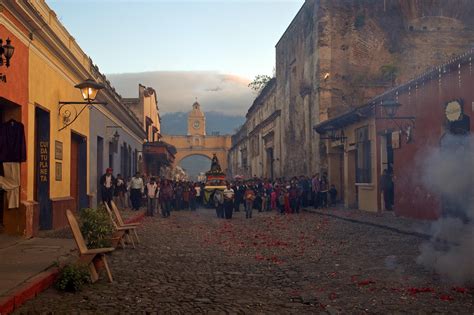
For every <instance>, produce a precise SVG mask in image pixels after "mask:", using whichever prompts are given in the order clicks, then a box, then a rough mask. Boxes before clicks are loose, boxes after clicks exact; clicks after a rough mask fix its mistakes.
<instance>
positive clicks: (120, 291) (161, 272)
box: [17, 209, 474, 314]
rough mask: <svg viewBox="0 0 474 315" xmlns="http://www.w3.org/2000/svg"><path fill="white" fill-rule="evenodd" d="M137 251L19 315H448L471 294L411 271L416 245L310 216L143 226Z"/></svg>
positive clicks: (198, 218)
mask: <svg viewBox="0 0 474 315" xmlns="http://www.w3.org/2000/svg"><path fill="white" fill-rule="evenodd" d="M139 233H140V236H141V241H142V242H141V244H140V245H139V247H138V248H137V249H135V250H133V249H126V250H117V251H116V252H114V253H112V255H111V257H110V266H111V268H112V272H113V275H114V278H115V283H113V284H109V283H108V282H107V281H106V280H105V277H102V279H101V280H100V281H99V282H98V283H96V284H94V285H89V286H86V287H85V288H84V290H83V291H82V292H79V293H77V294H70V293H59V292H57V291H56V290H55V289H49V290H47V291H46V292H44V293H42V294H41V295H39V296H38V297H37V298H36V299H34V300H31V301H29V302H27V303H26V304H25V305H24V306H23V307H21V308H20V309H19V310H17V313H19V314H21V313H38V312H55V313H56V312H59V313H61V312H71V311H72V310H74V311H79V312H81V313H82V312H92V313H112V312H113V313H117V312H122V313H136V312H155V313H156V312H158V313H174V314H178V313H181V314H184V313H186V314H196V313H225V312H227V313H247V314H251V313H266V314H275V313H278V314H286V313H292V314H310V313H320V312H327V313H331V314H334V313H346V314H347V313H357V314H360V313H392V312H393V313H394V312H400V311H401V312H410V313H456V314H472V313H473V312H474V308H473V300H474V292H473V289H466V288H461V287H455V286H453V285H452V284H448V283H443V282H442V281H441V280H440V279H438V277H437V276H436V275H433V274H432V273H430V272H429V271H427V270H424V269H423V268H421V267H420V266H418V265H417V264H416V262H415V259H416V256H417V254H418V246H419V245H420V243H421V242H422V240H421V239H419V238H417V237H415V236H407V235H402V234H397V233H395V232H391V231H388V230H384V229H382V228H380V227H370V226H366V225H361V224H356V223H351V222H347V221H342V220H338V219H335V218H328V217H324V216H320V215H318V214H311V213H302V214H299V215H291V216H278V215H276V214H275V213H271V212H268V213H255V214H254V218H252V219H249V220H246V219H245V213H244V212H238V213H236V214H234V218H233V219H232V220H220V219H217V218H215V212H214V211H212V210H206V209H200V210H199V211H197V212H188V211H181V212H173V213H172V215H171V217H170V218H169V219H163V218H160V217H155V218H152V219H146V220H145V221H144V223H143V225H142V227H141V229H140V231H139Z"/></svg>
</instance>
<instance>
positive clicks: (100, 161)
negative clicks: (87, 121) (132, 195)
mask: <svg viewBox="0 0 474 315" xmlns="http://www.w3.org/2000/svg"><path fill="white" fill-rule="evenodd" d="M103 172H104V138H102V137H97V176H96V177H97V183H96V185H97V189H96V196H97V204H99V203H100V202H101V201H102V200H101V199H102V194H101V193H100V189H101V186H100V177H101V176H102V174H103Z"/></svg>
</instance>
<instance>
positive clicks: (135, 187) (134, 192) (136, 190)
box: [130, 172, 145, 211]
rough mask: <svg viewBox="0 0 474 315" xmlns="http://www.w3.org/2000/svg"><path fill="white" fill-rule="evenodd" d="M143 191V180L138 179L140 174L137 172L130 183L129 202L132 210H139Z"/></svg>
mask: <svg viewBox="0 0 474 315" xmlns="http://www.w3.org/2000/svg"><path fill="white" fill-rule="evenodd" d="M144 190H145V185H144V183H143V179H142V178H141V177H140V172H137V173H136V174H135V176H133V177H132V179H131V181H130V200H131V201H132V210H135V211H138V210H139V209H140V201H141V198H142V195H143V191H144Z"/></svg>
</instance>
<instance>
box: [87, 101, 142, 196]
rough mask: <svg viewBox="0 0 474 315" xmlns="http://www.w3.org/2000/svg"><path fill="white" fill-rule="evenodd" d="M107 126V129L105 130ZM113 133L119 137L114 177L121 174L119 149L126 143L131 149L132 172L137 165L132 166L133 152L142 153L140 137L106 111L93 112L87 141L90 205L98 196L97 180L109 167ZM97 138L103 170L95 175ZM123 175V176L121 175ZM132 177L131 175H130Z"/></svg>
mask: <svg viewBox="0 0 474 315" xmlns="http://www.w3.org/2000/svg"><path fill="white" fill-rule="evenodd" d="M107 126H109V128H107ZM112 126H122V128H110V127H112ZM115 132H118V134H119V135H120V138H119V143H118V149H117V152H116V153H113V166H114V171H113V174H114V176H117V174H119V173H120V172H121V168H120V166H121V162H122V161H121V159H122V157H121V154H120V147H121V146H122V145H123V144H124V143H126V144H127V147H128V146H130V147H131V149H132V155H131V156H130V165H132V172H133V170H134V169H136V167H138V165H136V166H135V168H134V166H133V152H135V150H137V151H142V139H141V138H140V135H135V134H133V133H132V132H131V131H130V130H129V129H128V128H127V126H126V125H125V124H124V123H123V122H120V121H119V120H118V119H117V118H116V117H114V116H113V115H112V114H111V113H109V112H108V111H107V110H106V109H101V110H100V111H98V110H94V111H93V112H92V113H91V115H90V141H89V152H90V173H89V174H90V175H89V191H90V194H91V195H92V204H93V205H97V201H98V197H97V196H98V194H100V190H98V189H97V185H98V178H100V176H102V175H103V174H104V173H105V169H106V168H107V167H109V153H110V152H109V142H111V138H112V136H113V134H114V133H115ZM97 137H101V138H102V139H103V153H102V155H103V156H102V159H103V160H102V161H103V164H102V165H103V168H104V169H103V170H102V172H101V173H100V174H97V171H98V170H97V154H98V151H97ZM122 175H123V174H122ZM132 175H133V174H132Z"/></svg>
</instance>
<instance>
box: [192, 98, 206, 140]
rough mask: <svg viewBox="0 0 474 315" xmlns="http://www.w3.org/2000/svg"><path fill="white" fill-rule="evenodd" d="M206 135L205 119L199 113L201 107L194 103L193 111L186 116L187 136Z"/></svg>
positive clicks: (202, 114) (201, 113)
mask: <svg viewBox="0 0 474 315" xmlns="http://www.w3.org/2000/svg"><path fill="white" fill-rule="evenodd" d="M196 135H199V136H205V135H206V117H205V116H204V113H203V112H202V111H201V105H200V104H199V103H198V102H197V100H196V102H194V104H193V109H192V110H191V111H190V112H189V114H188V136H196Z"/></svg>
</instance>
